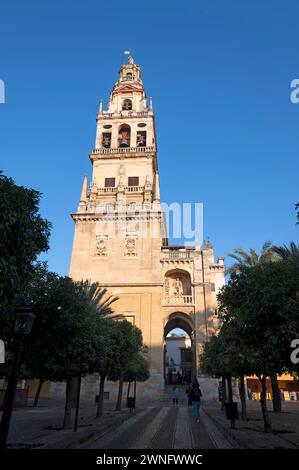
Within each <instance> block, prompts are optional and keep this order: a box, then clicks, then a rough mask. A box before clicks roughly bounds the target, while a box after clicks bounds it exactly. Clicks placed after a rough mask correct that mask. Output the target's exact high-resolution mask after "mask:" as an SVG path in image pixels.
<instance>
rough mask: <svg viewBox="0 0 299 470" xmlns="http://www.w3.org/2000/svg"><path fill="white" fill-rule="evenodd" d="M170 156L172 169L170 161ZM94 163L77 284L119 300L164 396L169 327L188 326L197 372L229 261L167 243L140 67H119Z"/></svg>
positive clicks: (89, 387) (89, 385)
mask: <svg viewBox="0 0 299 470" xmlns="http://www.w3.org/2000/svg"><path fill="white" fill-rule="evenodd" d="M128 77H129V79H128ZM124 104H126V105H124ZM186 157H187V156H185V160H184V163H182V164H184V165H185V164H186ZM163 158H164V159H168V162H169V165H171V164H172V161H171V155H168V156H167V155H163ZM90 160H91V163H92V178H91V181H90V184H89V186H88V184H87V177H85V178H84V181H83V186H82V191H81V196H80V200H79V205H78V209H77V211H76V212H75V213H74V214H72V217H73V220H74V222H75V235H74V242H73V249H72V258H71V266H70V276H71V277H72V278H73V279H76V280H81V279H88V280H91V281H94V282H99V283H100V285H102V286H105V287H107V289H108V290H109V293H110V294H115V295H117V296H118V297H119V301H118V302H116V303H115V304H113V306H114V308H115V310H116V311H117V312H120V313H122V314H123V315H124V316H125V317H126V318H127V319H128V320H129V321H131V322H132V323H134V324H135V325H136V326H138V327H139V328H140V329H141V330H142V334H143V339H144V343H145V344H146V345H147V346H148V348H149V360H150V368H151V377H150V379H149V381H148V382H147V383H146V385H145V387H144V388H145V390H146V391H147V392H148V393H149V394H150V395H151V396H154V395H155V394H157V395H158V394H161V393H162V392H163V387H164V378H165V364H164V363H165V351H164V350H165V334H166V333H167V332H168V331H171V330H170V329H171V328H172V329H173V328H183V329H184V330H185V331H186V332H187V334H188V335H189V336H190V338H191V341H192V373H193V374H194V375H195V374H197V373H198V357H199V354H200V351H201V347H202V344H203V343H204V341H206V340H207V338H208V336H209V335H210V334H211V333H212V332H213V331H214V330H215V318H216V317H215V309H216V294H217V291H218V289H219V287H220V286H222V285H223V283H224V265H223V258H219V259H218V261H217V262H215V260H214V252H213V247H212V246H211V244H210V243H209V242H208V243H207V244H204V246H202V247H199V246H194V247H185V246H171V245H169V244H168V239H167V236H166V233H167V230H166V222H165V216H164V213H163V212H162V210H161V206H160V184H159V173H158V162H157V144H156V130H155V116H154V111H153V109H152V103H151V101H150V103H149V104H148V101H147V98H146V94H145V90H144V86H143V81H142V79H141V71H140V67H139V65H137V64H135V63H134V61H131V62H130V63H128V64H124V65H122V66H121V68H120V72H119V78H118V80H117V81H116V83H115V85H114V87H113V88H112V91H111V94H110V99H109V102H108V106H107V109H106V110H103V109H102V105H101V106H100V110H99V113H98V115H97V130H96V140H95V148H94V150H92V152H91V154H90ZM166 178H167V175H166V174H164V175H163V180H166ZM96 391H97V383H94V381H93V380H91V379H90V380H89V379H87V380H85V385H84V386H83V388H82V392H83V394H86V395H88V394H93V395H94V394H95V393H96Z"/></svg>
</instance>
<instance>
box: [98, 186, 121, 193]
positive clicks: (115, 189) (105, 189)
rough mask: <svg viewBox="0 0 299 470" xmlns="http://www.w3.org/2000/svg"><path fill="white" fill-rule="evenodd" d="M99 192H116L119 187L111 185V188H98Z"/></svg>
mask: <svg viewBox="0 0 299 470" xmlns="http://www.w3.org/2000/svg"><path fill="white" fill-rule="evenodd" d="M98 192H99V193H105V194H106V193H116V192H117V188H115V187H114V186H112V187H109V188H98Z"/></svg>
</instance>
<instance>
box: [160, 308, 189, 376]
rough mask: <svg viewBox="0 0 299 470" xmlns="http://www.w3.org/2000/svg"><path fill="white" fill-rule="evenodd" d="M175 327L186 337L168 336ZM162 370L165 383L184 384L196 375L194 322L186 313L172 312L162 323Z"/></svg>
mask: <svg viewBox="0 0 299 470" xmlns="http://www.w3.org/2000/svg"><path fill="white" fill-rule="evenodd" d="M176 328H179V329H181V330H183V331H184V332H185V333H186V334H187V336H188V338H185V339H183V338H181V337H175V336H169V334H170V333H171V332H172V331H173V330H175V329H176ZM178 350H179V351H178ZM163 370H164V383H165V385H169V384H172V383H179V384H184V385H186V384H187V383H189V382H190V381H191V380H192V379H193V378H194V376H196V354H195V341H194V324H193V319H192V317H191V316H190V315H187V314H186V313H183V312H173V313H172V314H171V315H169V317H168V319H167V321H166V324H165V325H164V348H163Z"/></svg>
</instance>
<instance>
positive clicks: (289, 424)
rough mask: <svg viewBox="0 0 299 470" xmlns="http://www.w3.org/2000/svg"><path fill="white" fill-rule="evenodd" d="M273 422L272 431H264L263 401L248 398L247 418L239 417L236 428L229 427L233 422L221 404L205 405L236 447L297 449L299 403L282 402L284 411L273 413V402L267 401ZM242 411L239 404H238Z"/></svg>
mask: <svg viewBox="0 0 299 470" xmlns="http://www.w3.org/2000/svg"><path fill="white" fill-rule="evenodd" d="M267 406H268V410H269V416H270V420H271V423H272V430H273V432H272V433H265V432H264V425H263V418H262V413H261V405H260V403H259V402H257V401H247V417H248V420H247V421H243V420H241V419H238V420H237V421H236V429H235V430H232V429H230V422H229V421H228V420H227V419H226V417H225V412H224V411H221V410H220V407H219V404H209V405H207V406H206V407H205V411H206V414H207V415H208V416H209V418H210V419H211V421H212V422H213V423H214V424H215V426H217V428H218V429H219V430H220V431H221V432H222V434H224V436H226V437H227V438H228V439H229V440H230V442H231V443H232V445H233V447H238V446H239V447H240V448H242V449H298V448H299V403H298V402H283V404H282V413H273V411H272V410H271V408H272V403H271V402H267ZM238 407H239V411H240V404H238Z"/></svg>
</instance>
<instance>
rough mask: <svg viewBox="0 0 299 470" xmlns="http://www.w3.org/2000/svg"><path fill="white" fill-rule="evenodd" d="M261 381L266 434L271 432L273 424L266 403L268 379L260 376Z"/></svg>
mask: <svg viewBox="0 0 299 470" xmlns="http://www.w3.org/2000/svg"><path fill="white" fill-rule="evenodd" d="M259 381H260V383H261V386H262V393H261V407H262V413H263V419H264V429H265V432H270V431H271V422H270V417H269V413H268V408H267V401H266V396H267V388H266V377H265V376H264V375H262V376H259Z"/></svg>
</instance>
